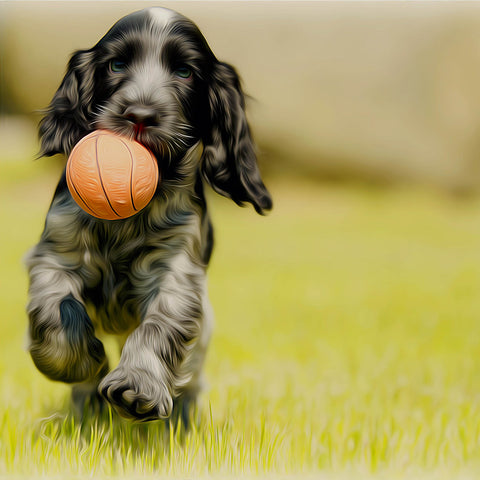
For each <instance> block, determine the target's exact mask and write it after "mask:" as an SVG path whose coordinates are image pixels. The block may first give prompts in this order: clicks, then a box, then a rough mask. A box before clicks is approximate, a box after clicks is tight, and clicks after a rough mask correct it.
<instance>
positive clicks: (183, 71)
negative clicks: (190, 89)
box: [174, 66, 192, 78]
mask: <svg viewBox="0 0 480 480" xmlns="http://www.w3.org/2000/svg"><path fill="white" fill-rule="evenodd" d="M174 73H175V75H176V76H177V77H180V78H190V77H191V76H192V70H191V69H190V68H189V67H187V66H181V67H178V68H176V69H175V72H174Z"/></svg>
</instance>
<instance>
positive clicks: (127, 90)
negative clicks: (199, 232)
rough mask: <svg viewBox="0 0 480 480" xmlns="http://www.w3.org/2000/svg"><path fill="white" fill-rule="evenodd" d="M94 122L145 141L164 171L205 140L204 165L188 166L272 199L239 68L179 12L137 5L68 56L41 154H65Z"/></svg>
mask: <svg viewBox="0 0 480 480" xmlns="http://www.w3.org/2000/svg"><path fill="white" fill-rule="evenodd" d="M97 128H103V129H107V130H111V131H113V132H116V133H120V134H123V135H128V136H130V137H132V138H136V139H137V140H138V141H139V142H141V143H142V144H144V145H145V146H146V147H147V148H149V149H150V150H151V151H152V152H153V153H154V154H155V155H156V157H157V160H158V164H159V168H160V170H161V174H162V177H163V178H168V177H174V176H175V175H176V174H178V170H179V169H180V164H181V161H182V159H183V158H184V157H185V153H186V152H187V150H189V149H190V148H191V147H192V146H194V145H195V144H197V143H198V142H199V141H201V142H202V143H203V146H204V150H203V155H202V158H201V161H200V164H198V165H194V166H191V167H189V168H192V169H193V168H195V169H196V170H197V171H198V172H200V171H201V172H202V174H203V176H204V178H205V179H206V180H207V182H208V183H209V184H210V185H211V186H212V187H213V189H214V190H216V191H217V192H218V193H220V194H222V195H224V196H226V197H229V198H231V199H232V200H234V201H235V202H236V203H237V204H239V205H242V204H243V203H244V202H250V203H251V204H252V205H253V206H254V207H255V210H256V211H257V212H259V213H263V211H264V210H269V209H270V208H271V206H272V201H271V197H270V195H269V193H268V191H267V190H266V188H265V186H264V184H263V182H262V180H261V178H260V173H259V170H258V167H257V161H256V155H255V146H254V143H253V141H252V138H251V134H250V129H249V126H248V123H247V119H246V116H245V99H244V94H243V92H242V89H241V86H240V81H239V77H238V75H237V73H236V72H235V70H234V68H232V67H231V66H230V65H228V64H226V63H222V62H219V61H218V60H217V59H216V57H215V55H214V54H213V53H212V51H211V49H210V47H209V46H208V44H207V42H206V40H205V38H204V37H203V35H202V34H201V32H200V31H199V29H198V28H197V26H196V25H195V24H194V23H192V22H191V21H190V20H188V19H187V18H185V17H183V16H182V15H180V14H178V13H176V12H173V11H171V10H167V9H164V8H148V9H145V10H141V11H138V12H135V13H132V14H130V15H128V16H126V17H124V18H122V19H120V20H119V21H118V22H117V23H116V24H115V25H114V26H113V27H112V28H111V29H110V30H109V31H108V32H107V34H106V35H105V36H104V37H103V38H102V39H101V40H100V41H99V42H98V43H97V44H96V45H95V46H94V47H93V48H91V49H89V50H81V51H77V52H76V53H75V54H74V55H73V56H72V58H71V60H70V63H69V65H68V70H67V73H66V75H65V77H64V79H63V81H62V83H61V85H60V87H59V89H58V90H57V92H56V93H55V95H54V97H53V100H52V102H51V103H50V105H49V107H48V109H47V112H46V115H45V117H44V118H43V119H42V121H41V122H40V138H41V145H42V151H41V153H42V155H47V156H48V155H54V154H56V153H64V154H68V153H69V152H70V150H71V149H72V148H73V146H74V145H75V144H76V143H77V142H78V141H79V140H80V138H82V137H83V136H84V135H86V134H87V133H89V132H91V131H93V130H95V129H97ZM182 168H185V166H183V167H182Z"/></svg>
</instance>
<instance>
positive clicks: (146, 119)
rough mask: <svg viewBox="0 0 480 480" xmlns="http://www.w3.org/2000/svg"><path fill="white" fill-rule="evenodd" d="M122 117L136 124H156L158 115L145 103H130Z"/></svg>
mask: <svg viewBox="0 0 480 480" xmlns="http://www.w3.org/2000/svg"><path fill="white" fill-rule="evenodd" d="M124 117H125V118H126V119H128V120H130V121H131V122H133V123H135V124H136V125H145V126H146V127H148V126H149V125H150V126H151V125H156V124H157V123H158V118H157V117H158V115H157V113H156V112H155V110H153V109H152V108H151V107H148V106H146V105H130V106H129V107H127V108H126V109H125V112H124Z"/></svg>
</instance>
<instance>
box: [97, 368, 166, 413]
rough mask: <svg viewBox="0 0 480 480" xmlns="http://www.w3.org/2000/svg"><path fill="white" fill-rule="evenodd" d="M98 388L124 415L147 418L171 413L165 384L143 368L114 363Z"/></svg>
mask: <svg viewBox="0 0 480 480" xmlns="http://www.w3.org/2000/svg"><path fill="white" fill-rule="evenodd" d="M98 390H99V392H100V393H101V394H102V395H103V396H104V397H105V398H106V399H107V400H108V401H109V402H110V403H111V404H112V405H113V406H114V407H115V409H116V410H117V412H118V413H119V414H120V415H121V416H122V417H125V418H130V419H133V420H139V421H143V422H147V421H151V420H159V419H162V418H168V417H169V416H170V414H171V413H172V408H173V399H172V396H171V394H170V392H169V391H168V388H167V387H166V385H165V384H164V383H163V382H161V381H159V380H157V379H155V378H153V377H152V376H150V375H148V373H147V372H145V371H142V372H140V373H139V372H135V371H133V370H129V369H126V368H123V367H117V368H116V369H115V370H112V371H111V372H110V373H109V374H108V375H107V376H106V377H105V378H104V379H103V380H102V381H101V383H100V385H99V387H98Z"/></svg>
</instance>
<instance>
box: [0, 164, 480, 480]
mask: <svg viewBox="0 0 480 480" xmlns="http://www.w3.org/2000/svg"><path fill="white" fill-rule="evenodd" d="M52 165H53V162H52V160H47V159H45V160H41V161H38V162H35V163H30V162H26V161H22V162H19V161H17V162H13V161H6V160H4V161H2V162H1V163H0V170H1V174H0V195H1V201H0V212H1V213H0V214H1V219H0V222H1V223H0V224H1V225H2V232H1V236H0V242H1V243H0V251H1V252H2V258H1V275H0V286H1V288H0V311H1V312H2V319H1V322H0V339H1V340H0V341H1V349H0V373H1V375H0V476H9V475H11V476H12V477H13V476H14V477H15V478H36V477H40V476H44V477H48V478H53V477H58V478H73V477H78V478H86V477H90V476H93V477H99V478H100V477H101V478H104V477H117V476H118V477H124V478H137V477H138V478H140V477H142V478H143V477H148V476H151V477H152V478H163V477H165V478H182V479H187V478H188V479H190V478H192V479H193V478H200V477H201V478H204V477H210V476H211V477H214V478H222V479H223V478H239V477H243V476H245V477H254V478H256V477H258V478H269V479H270V478H271V479H284V478H290V477H291V478H301V479H307V478H315V479H317V478H318V479H337V478H339V479H340V478H341V479H347V478H348V479H350V478H351V479H357V478H385V479H387V478H388V479H394V478H409V479H410V478H422V479H423V478H426V479H434V478H435V479H437V478H438V479H443V478H445V479H452V478H472V479H474V478H478V477H479V476H480V295H479V292H480V199H479V198H461V199H459V198H452V197H449V196H447V195H445V194H440V193H438V192H434V191H429V190H419V189H408V188H392V189H384V188H380V187H374V186H368V185H356V184H350V185H346V184H340V183H339V184H314V183H309V182H306V181H303V182H302V181H299V180H290V181H287V180H286V179H277V178H273V179H271V180H270V182H269V186H270V187H271V190H272V193H273V195H274V200H275V209H274V211H273V212H272V213H271V214H270V215H269V216H267V217H260V216H257V215H256V214H255V213H254V212H253V210H252V209H240V208H238V207H236V206H235V205H233V204H231V203H230V202H228V201H227V200H224V199H221V198H220V197H218V196H215V195H213V194H212V195H211V196H210V206H211V211H212V216H213V220H214V223H215V226H216V242H217V244H216V249H215V253H214V257H213V261H212V265H211V268H210V275H209V287H210V297H211V301H212V304H213V307H214V310H215V317H216V326H215V331H214V335H213V339H212V344H211V349H210V351H209V356H208V361H207V365H206V370H207V376H208V380H209V388H208V390H207V391H206V392H205V393H204V394H203V396H202V402H201V406H200V412H199V413H200V418H201V420H200V421H199V423H198V424H197V425H196V426H194V428H193V430H192V431H191V432H190V433H188V434H187V435H185V436H182V435H180V433H178V431H177V433H175V432H174V431H173V430H172V429H168V428H166V426H165V425H164V424H161V423H157V424H151V425H132V424H130V423H128V422H126V421H123V420H121V419H119V418H117V417H116V416H115V415H105V416H104V417H103V418H101V419H94V418H92V419H88V420H87V421H85V422H84V424H83V425H81V424H79V423H76V422H75V421H74V420H73V418H72V416H71V413H70V409H69V398H68V396H69V391H68V388H67V387H66V386H64V385H60V384H56V383H53V382H50V381H48V380H46V379H45V378H44V377H42V376H41V374H40V373H38V372H37V371H36V370H35V368H34V367H33V364H32V363H31V361H30V358H29V356H28V354H27V353H26V352H25V350H24V345H23V344H24V332H25V329H26V322H27V320H26V316H25V313H24V310H25V308H24V307H25V303H26V289H27V278H26V274H25V271H24V269H23V266H22V260H21V259H22V256H23V255H24V253H25V251H26V250H27V249H28V248H29V247H30V246H32V245H33V244H34V243H35V242H36V240H37V239H38V236H39V234H40V232H41V229H42V226H43V220H44V215H45V213H46V210H47V208H48V204H49V201H50V197H51V194H52V192H53V188H54V185H55V180H56V173H55V172H53V170H54V169H52V168H50V167H52ZM107 347H108V348H110V349H111V350H112V345H107Z"/></svg>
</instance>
